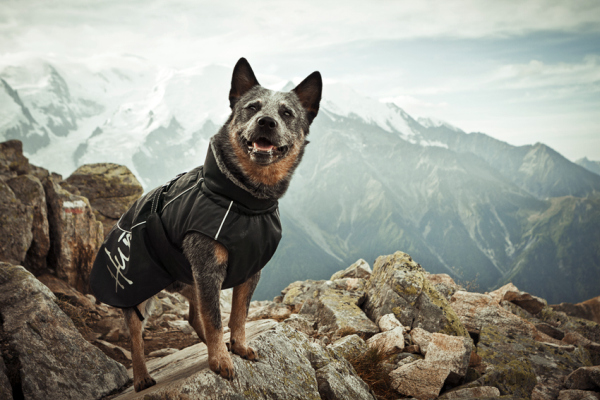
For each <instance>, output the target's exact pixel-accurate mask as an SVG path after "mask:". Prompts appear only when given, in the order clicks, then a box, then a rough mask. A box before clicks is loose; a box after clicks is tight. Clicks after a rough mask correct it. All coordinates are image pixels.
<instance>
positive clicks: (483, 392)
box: [440, 386, 500, 400]
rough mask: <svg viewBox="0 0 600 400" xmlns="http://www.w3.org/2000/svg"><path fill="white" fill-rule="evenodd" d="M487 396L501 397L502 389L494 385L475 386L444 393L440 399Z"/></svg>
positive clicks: (450, 399)
mask: <svg viewBox="0 0 600 400" xmlns="http://www.w3.org/2000/svg"><path fill="white" fill-rule="evenodd" d="M485 397H500V391H499V390H498V388H497V387H494V386H480V387H474V388H465V389H459V390H454V391H452V392H448V393H444V395H442V396H440V400H453V399H469V398H471V399H483V398H485Z"/></svg>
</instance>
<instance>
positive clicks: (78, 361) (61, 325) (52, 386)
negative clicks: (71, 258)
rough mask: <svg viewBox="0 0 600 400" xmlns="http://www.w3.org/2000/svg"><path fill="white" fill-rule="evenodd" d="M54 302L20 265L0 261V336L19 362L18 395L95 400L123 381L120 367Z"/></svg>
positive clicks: (44, 289)
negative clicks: (19, 388) (85, 337)
mask: <svg viewBox="0 0 600 400" xmlns="http://www.w3.org/2000/svg"><path fill="white" fill-rule="evenodd" d="M55 299H56V297H55V296H54V295H53V294H52V292H51V291H50V290H49V289H48V288H47V287H46V286H45V285H43V284H42V283H41V282H39V281H38V280H37V279H35V278H34V277H33V275H32V274H31V273H30V272H28V271H27V270H25V269H24V268H23V267H21V266H13V265H10V264H7V263H0V310H1V313H2V319H3V323H2V328H1V329H2V330H1V332H0V334H1V336H2V340H3V341H5V342H8V343H9V348H10V353H11V354H10V355H11V357H15V358H17V359H18V360H19V364H20V370H18V371H14V372H15V373H17V374H19V375H20V377H21V390H22V393H23V395H24V397H25V398H28V399H47V398H48V397H49V396H50V397H52V398H60V399H88V398H89V399H97V398H100V397H102V396H105V395H107V394H108V393H110V392H112V391H113V390H116V389H119V388H120V387H122V386H123V385H124V384H125V383H127V382H128V380H129V377H128V376H127V371H126V370H125V368H124V367H123V366H122V365H121V364H119V363H117V362H116V361H114V360H112V359H110V358H108V357H107V356H105V355H104V353H102V352H101V351H100V350H99V349H97V348H96V347H94V346H92V345H90V344H89V343H88V342H87V341H85V339H83V337H81V335H80V334H79V332H77V330H76V329H75V326H74V325H73V322H72V321H71V320H70V319H69V318H68V317H67V316H66V315H65V314H64V313H63V312H62V311H61V310H60V308H59V307H58V306H57V305H56V304H55V302H54V300H55ZM14 365H15V364H13V366H14ZM9 372H10V371H9Z"/></svg>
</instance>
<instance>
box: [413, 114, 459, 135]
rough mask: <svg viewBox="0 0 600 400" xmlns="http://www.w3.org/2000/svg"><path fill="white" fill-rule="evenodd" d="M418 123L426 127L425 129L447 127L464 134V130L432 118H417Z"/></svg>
mask: <svg viewBox="0 0 600 400" xmlns="http://www.w3.org/2000/svg"><path fill="white" fill-rule="evenodd" d="M417 122H418V123H419V124H421V125H422V126H424V127H425V128H439V127H445V128H448V129H450V130H452V131H454V132H464V131H463V130H462V129H459V128H457V127H455V126H454V125H451V124H449V123H448V122H446V121H442V120H441V119H437V118H432V117H419V118H417Z"/></svg>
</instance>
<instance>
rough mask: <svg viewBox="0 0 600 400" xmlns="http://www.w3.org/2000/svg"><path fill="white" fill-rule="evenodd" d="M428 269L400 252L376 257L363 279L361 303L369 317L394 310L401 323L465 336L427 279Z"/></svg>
mask: <svg viewBox="0 0 600 400" xmlns="http://www.w3.org/2000/svg"><path fill="white" fill-rule="evenodd" d="M427 276H428V273H427V272H426V271H425V270H424V269H423V268H422V267H421V266H420V265H419V264H417V263H416V262H414V261H413V260H412V258H411V257H410V256H409V255H408V254H406V253H402V252H400V251H399V252H396V253H394V254H392V255H389V256H381V257H378V258H377V260H376V261H375V265H374V267H373V274H372V275H371V278H370V279H369V280H368V283H367V288H366V291H367V300H366V302H365V304H364V306H363V308H364V310H365V312H366V314H367V315H368V316H369V318H370V319H371V320H373V321H377V320H379V318H381V317H382V316H384V315H386V314H389V313H394V315H395V316H396V318H397V319H398V320H399V321H400V322H401V323H402V325H403V326H407V327H410V328H423V329H425V330H426V331H428V332H432V333H434V332H439V333H444V334H447V335H454V336H468V333H467V330H466V329H465V327H464V326H463V325H462V324H461V321H460V320H459V318H458V315H456V313H455V312H454V310H453V309H452V307H450V304H449V303H448V301H447V300H446V298H445V297H444V296H443V295H442V294H440V293H439V292H438V291H437V290H436V289H435V287H434V284H433V283H432V282H431V281H429V279H427Z"/></svg>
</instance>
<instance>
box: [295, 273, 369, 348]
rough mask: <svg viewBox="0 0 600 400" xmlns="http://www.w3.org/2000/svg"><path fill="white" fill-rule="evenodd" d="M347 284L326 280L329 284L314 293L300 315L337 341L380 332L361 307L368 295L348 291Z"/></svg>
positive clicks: (305, 303)
mask: <svg viewBox="0 0 600 400" xmlns="http://www.w3.org/2000/svg"><path fill="white" fill-rule="evenodd" d="M344 281H347V280H336V281H327V282H329V283H326V284H325V286H324V287H321V288H319V289H317V290H316V291H315V293H314V294H313V298H311V299H308V300H306V301H305V302H304V304H303V305H302V308H301V309H300V312H299V314H300V315H307V316H310V317H312V318H313V319H314V320H315V321H316V323H317V324H316V325H317V332H318V333H319V334H320V335H325V334H327V335H328V336H333V337H334V338H336V337H342V336H345V335H348V334H353V333H357V334H362V335H366V336H367V337H369V336H372V335H373V334H375V333H378V332H379V328H378V327H377V325H375V324H374V323H373V321H371V320H370V319H369V318H367V316H366V315H365V313H364V312H363V311H362V309H361V308H360V306H361V305H362V303H363V302H364V300H365V293H364V292H362V291H359V290H352V291H350V290H346V286H345V284H344ZM284 303H285V301H284Z"/></svg>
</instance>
